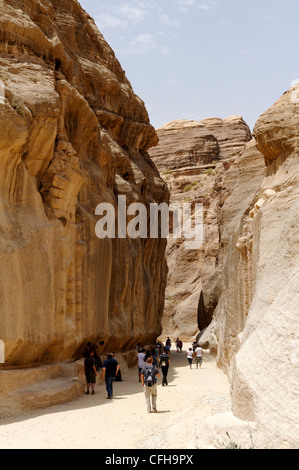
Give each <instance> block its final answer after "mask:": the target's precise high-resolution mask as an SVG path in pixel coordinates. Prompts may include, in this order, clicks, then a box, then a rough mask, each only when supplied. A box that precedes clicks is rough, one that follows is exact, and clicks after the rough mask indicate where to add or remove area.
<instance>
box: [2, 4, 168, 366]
mask: <svg viewBox="0 0 299 470" xmlns="http://www.w3.org/2000/svg"><path fill="white" fill-rule="evenodd" d="M0 9H1V16H0V80H1V81H2V83H3V87H2V89H4V91H5V100H2V101H1V102H0V257H1V270H0V299H1V307H0V309H1V310H0V312H1V313H0V315H1V322H0V338H1V339H2V340H3V341H4V344H5V367H10V366H28V365H30V364H42V363H46V362H51V361H59V360H64V359H69V358H72V357H74V356H75V355H76V354H77V353H78V352H79V351H80V350H81V349H82V347H83V345H84V343H85V342H86V341H87V340H88V339H90V340H92V341H93V340H97V339H103V340H104V341H105V346H104V348H107V349H111V350H114V351H120V350H123V349H126V348H130V347H132V346H133V345H135V344H136V342H138V341H144V342H150V341H152V340H154V339H155V338H156V336H157V335H159V334H160V332H161V315H162V312H163V304H164V289H165V281H166V271H167V267H166V263H165V258H164V251H165V240H161V239H154V240H150V239H142V240H140V239H135V240H133V239H130V238H128V237H127V238H125V239H108V238H106V239H103V240H101V239H99V238H97V236H96V234H95V224H96V222H97V220H98V217H97V216H96V215H95V209H96V207H97V205H98V204H100V203H101V202H110V203H112V204H113V205H114V206H115V208H116V209H117V196H118V195H123V194H125V195H126V196H127V203H128V204H129V203H130V202H132V201H135V202H136V201H139V202H142V203H144V204H145V205H147V206H148V205H149V203H150V202H158V203H160V202H163V201H167V200H168V190H167V187H166V185H165V183H164V182H163V180H162V179H161V178H160V176H159V173H158V171H157V169H156V167H155V165H154V164H153V163H152V161H151V160H150V158H149V156H148V153H147V150H148V149H149V148H150V147H151V146H153V145H156V144H157V142H158V139H157V135H156V132H155V129H154V128H153V127H152V126H151V124H150V122H149V118H148V114H147V111H146V109H145V106H144V103H143V102H142V100H141V99H140V98H138V97H137V96H136V95H135V94H134V92H133V90H132V87H131V85H130V83H129V81H128V79H127V78H126V76H125V73H124V71H123V69H122V68H121V66H120V64H119V62H118V60H117V59H116V57H115V55H114V52H113V51H112V49H111V48H110V46H109V45H108V44H107V43H106V41H105V40H104V38H103V36H102V35H101V33H100V32H99V31H98V29H97V27H96V25H95V23H94V21H93V20H92V19H91V18H90V16H89V15H88V14H87V13H85V12H84V10H83V9H82V8H81V6H80V4H79V3H78V2H77V1H76V0H66V1H63V2H61V1H58V0H44V1H42V2H35V1H32V0H24V1H19V0H5V1H3V0H0ZM3 101H4V102H3Z"/></svg>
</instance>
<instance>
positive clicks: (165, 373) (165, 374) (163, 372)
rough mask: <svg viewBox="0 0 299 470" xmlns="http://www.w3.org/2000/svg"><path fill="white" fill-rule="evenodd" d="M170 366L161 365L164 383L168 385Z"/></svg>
mask: <svg viewBox="0 0 299 470" xmlns="http://www.w3.org/2000/svg"><path fill="white" fill-rule="evenodd" d="M168 368H169V365H167V366H161V369H162V374H163V379H162V385H167V374H168Z"/></svg>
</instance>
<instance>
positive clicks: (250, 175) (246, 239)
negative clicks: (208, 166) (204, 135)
mask: <svg viewBox="0 0 299 470" xmlns="http://www.w3.org/2000/svg"><path fill="white" fill-rule="evenodd" d="M293 95H294V89H291V90H289V91H288V92H287V93H285V94H284V95H283V96H282V97H281V98H280V99H279V100H278V101H277V103H275V104H274V106H273V107H272V108H270V109H269V110H268V111H266V112H265V113H264V114H263V115H262V116H261V117H260V118H259V119H258V121H257V123H256V125H255V128H254V136H255V139H256V145H257V149H258V150H259V151H260V152H261V154H262V155H263V157H264V158H263V159H262V162H263V165H264V175H263V176H262V172H261V170H262V166H261V161H260V162H258V155H257V154H256V152H254V155H255V157H254V155H253V154H252V155H251V156H250V154H248V151H250V149H248V148H247V149H246V150H245V151H244V153H243V154H242V156H241V157H240V158H239V159H238V160H237V161H236V162H235V164H234V165H233V166H232V167H231V169H230V170H229V172H228V174H227V180H230V186H231V190H230V191H229V196H228V197H227V199H226V201H225V203H224V206H223V208H222V211H221V245H220V251H219V263H220V265H221V269H220V271H221V272H220V277H221V281H220V282H221V296H220V299H219V303H218V305H217V308H216V310H215V314H214V317H213V321H212V323H211V325H210V326H209V327H208V328H207V330H206V331H205V332H204V333H203V335H202V337H201V341H202V342H203V343H204V342H205V343H206V344H213V345H214V347H215V349H216V350H217V360H218V363H219V365H220V366H221V367H223V368H224V369H226V370H227V372H228V374H229V376H230V380H231V394H232V412H233V414H234V415H235V417H236V418H238V419H241V420H243V421H248V422H251V423H252V422H254V423H255V426H256V430H255V435H254V441H255V447H257V448H297V447H298V443H299V441H298V427H297V426H298V414H297V413H296V409H297V405H298V392H297V387H296V383H298V379H299V376H298V373H299V360H298V341H299V340H298V338H299V324H298V308H299V299H298V292H299V242H298V240H299V229H298V220H297V219H298V205H299V147H298V143H299V140H298V129H299V107H298V100H297V101H296V100H294V99H292V97H293ZM250 145H251V144H250ZM259 168H260V170H259ZM250 181H251V182H250ZM249 187H250V190H249ZM207 283H208V281H207ZM204 294H205V292H204ZM206 432H208V429H206Z"/></svg>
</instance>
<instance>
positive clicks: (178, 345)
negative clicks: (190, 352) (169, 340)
mask: <svg viewBox="0 0 299 470" xmlns="http://www.w3.org/2000/svg"><path fill="white" fill-rule="evenodd" d="M175 345H176V352H177V353H178V352H180V340H179V338H177V339H176V342H175Z"/></svg>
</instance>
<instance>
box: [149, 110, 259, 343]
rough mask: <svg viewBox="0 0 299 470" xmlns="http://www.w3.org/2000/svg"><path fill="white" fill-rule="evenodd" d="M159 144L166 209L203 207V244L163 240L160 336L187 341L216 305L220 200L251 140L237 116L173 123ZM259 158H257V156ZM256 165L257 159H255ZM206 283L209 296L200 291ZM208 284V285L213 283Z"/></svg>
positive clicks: (160, 132) (157, 151)
mask: <svg viewBox="0 0 299 470" xmlns="http://www.w3.org/2000/svg"><path fill="white" fill-rule="evenodd" d="M157 134H158V137H159V144H158V146H156V147H153V148H152V149H150V155H151V157H152V159H153V160H154V162H155V163H156V165H157V167H158V168H159V170H160V172H161V175H162V176H163V178H164V179H165V181H166V182H167V184H168V186H169V189H170V192H171V198H170V202H171V203H177V204H180V205H182V204H183V203H190V204H191V205H192V204H193V205H194V203H200V204H203V218H204V243H203V245H202V247H201V248H200V249H194V250H187V249H186V247H185V243H184V242H185V239H184V237H182V239H172V238H170V239H169V240H168V245H167V263H168V267H169V273H168V280H167V288H166V299H165V310H164V315H163V320H162V324H163V332H164V335H165V336H166V337H167V336H168V334H171V335H172V336H173V337H177V336H180V338H182V339H183V340H190V339H192V338H194V336H195V335H196V334H197V333H198V328H199V329H200V330H202V329H203V328H205V327H207V326H208V325H209V324H210V322H211V319H212V315H213V312H214V309H215V307H216V306H217V303H218V299H219V295H220V292H219V277H218V276H217V273H216V268H217V255H218V247H219V243H220V238H219V217H220V209H221V206H222V204H223V200H224V198H225V197H226V196H225V194H224V193H225V190H224V186H225V184H226V183H224V179H225V175H226V173H227V171H228V169H229V168H230V166H231V165H232V164H233V162H234V160H235V158H236V157H237V155H238V154H239V153H240V152H241V150H243V149H244V147H245V145H246V144H247V143H248V141H250V140H251V133H250V129H249V127H248V126H247V124H246V123H245V122H244V120H243V119H242V118H241V117H240V116H231V117H229V118H227V119H224V120H222V119H218V118H210V119H205V120H204V121H187V120H178V121H172V122H170V123H168V124H166V125H165V126H163V127H161V128H159V129H158V130H157ZM257 153H259V152H257ZM260 161H261V162H262V165H263V161H262V157H261V155H260ZM207 278H209V287H210V289H209V294H207V292H206V293H205V298H204V299H203V294H202V291H203V285H204V283H205V281H206V279H207ZM212 279H213V281H212Z"/></svg>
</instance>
